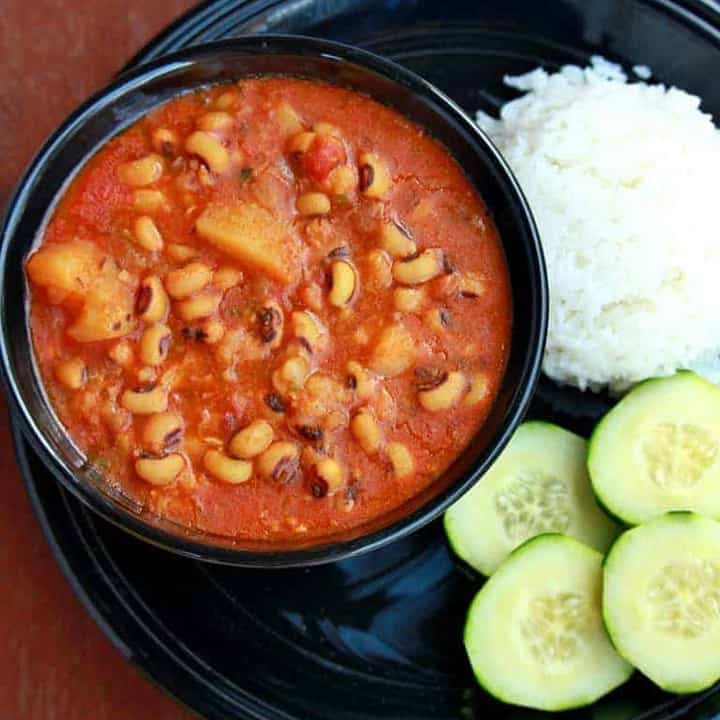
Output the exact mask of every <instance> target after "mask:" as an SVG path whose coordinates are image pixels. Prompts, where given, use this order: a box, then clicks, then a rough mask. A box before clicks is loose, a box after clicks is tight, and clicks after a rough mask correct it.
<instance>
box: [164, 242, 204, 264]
mask: <svg viewBox="0 0 720 720" xmlns="http://www.w3.org/2000/svg"><path fill="white" fill-rule="evenodd" d="M165 254H166V255H167V256H168V257H169V258H170V259H171V260H172V261H173V262H188V260H192V259H193V258H194V257H196V256H197V250H196V249H195V248H193V247H190V246H189V245H181V244H180V243H168V244H167V245H166V246H165Z"/></svg>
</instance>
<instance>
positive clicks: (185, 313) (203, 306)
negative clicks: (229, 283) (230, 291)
mask: <svg viewBox="0 0 720 720" xmlns="http://www.w3.org/2000/svg"><path fill="white" fill-rule="evenodd" d="M221 301H222V293H221V292H219V291H218V290H214V289H209V290H203V291H202V292H201V293H199V294H198V295H195V296H193V297H191V298H188V299H187V300H181V301H180V302H178V303H176V304H175V310H176V311H177V314H178V316H179V317H180V319H181V320H183V322H187V323H189V322H193V321H194V320H200V319H202V318H206V317H210V316H211V315H214V314H215V313H216V312H217V309H218V308H219V307H220V302H221Z"/></svg>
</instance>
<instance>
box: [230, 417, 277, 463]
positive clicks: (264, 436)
mask: <svg viewBox="0 0 720 720" xmlns="http://www.w3.org/2000/svg"><path fill="white" fill-rule="evenodd" d="M273 436H274V431H273V429H272V425H270V423H269V422H266V421H265V420H255V421H253V422H251V423H250V424H249V425H247V426H246V427H244V428H243V429H242V430H240V431H239V432H237V433H235V435H233V438H232V440H230V443H229V445H228V451H229V452H230V454H231V455H233V456H234V457H238V458H242V459H243V460H250V459H251V458H254V457H255V456H257V455H260V453H263V452H265V450H267V449H268V448H269V447H270V443H271V442H272V441H273Z"/></svg>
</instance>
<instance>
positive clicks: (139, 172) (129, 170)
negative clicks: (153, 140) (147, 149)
mask: <svg viewBox="0 0 720 720" xmlns="http://www.w3.org/2000/svg"><path fill="white" fill-rule="evenodd" d="M163 168H164V165H163V159H162V158H161V157H160V156H159V155H155V154H150V155H146V156H145V157H142V158H140V159H139V160H130V161H129V162H125V163H122V164H121V165H119V166H118V168H117V175H118V178H120V181H121V182H122V183H124V184H125V185H130V186H131V187H145V186H146V185H152V183H154V182H156V181H157V180H159V179H160V178H161V177H162V174H163Z"/></svg>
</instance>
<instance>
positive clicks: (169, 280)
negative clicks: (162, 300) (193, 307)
mask: <svg viewBox="0 0 720 720" xmlns="http://www.w3.org/2000/svg"><path fill="white" fill-rule="evenodd" d="M212 277H213V271H212V269H211V268H210V267H208V266H207V265H205V263H201V262H191V263H188V264H187V265H185V266H184V267H181V268H178V269H177V270H172V271H171V272H169V273H168V274H167V275H166V276H165V288H166V289H167V291H168V295H170V297H171V298H173V300H183V299H185V298H189V297H190V296H191V295H194V294H195V293H196V292H198V291H199V290H203V289H204V288H206V287H207V286H208V285H209V284H210V281H211V280H212Z"/></svg>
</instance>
